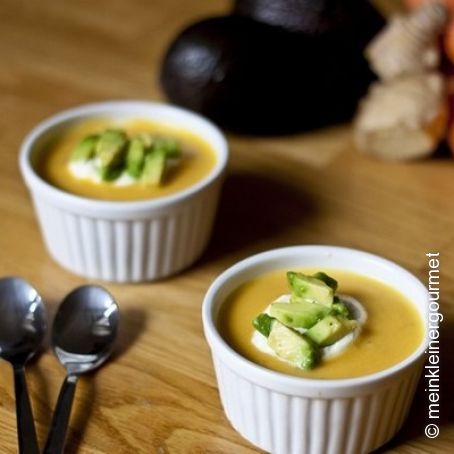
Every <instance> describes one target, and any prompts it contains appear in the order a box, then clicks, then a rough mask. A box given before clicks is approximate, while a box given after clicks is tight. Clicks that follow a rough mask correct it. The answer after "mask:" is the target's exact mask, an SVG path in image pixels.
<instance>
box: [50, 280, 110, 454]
mask: <svg viewBox="0 0 454 454" xmlns="http://www.w3.org/2000/svg"><path fill="white" fill-rule="evenodd" d="M118 322H119V311H118V306H117V303H116V302H115V300H114V299H113V297H112V295H111V294H110V293H109V292H108V291H107V290H105V289H104V288H102V287H99V286H96V285H84V286H81V287H78V288H76V289H75V290H73V291H72V292H71V293H69V294H68V295H67V296H66V298H65V299H64V300H63V302H62V303H61V305H60V307H59V308H58V311H57V314H56V316H55V320H54V323H53V327H52V340H51V342H52V347H53V349H54V352H55V354H56V355H57V357H58V359H59V361H60V362H61V363H62V364H63V366H64V367H65V368H66V371H67V376H66V378H65V381H64V383H63V385H62V388H61V390H60V395H59V397H58V402H57V406H56V409H55V412H54V416H53V419H52V425H51V430H50V432H49V436H48V439H47V443H46V447H45V449H44V452H45V453H47V454H59V453H62V452H63V449H64V444H65V438H66V431H67V426H68V423H69V418H70V415H71V406H72V402H73V399H74V393H75V387H76V383H77V379H78V378H79V376H80V375H81V374H84V373H87V372H89V371H91V370H93V369H95V368H97V367H99V366H100V365H101V364H103V363H104V362H105V361H106V360H107V358H108V357H109V356H110V355H111V353H112V351H113V345H114V341H115V338H116V336H117V331H118Z"/></svg>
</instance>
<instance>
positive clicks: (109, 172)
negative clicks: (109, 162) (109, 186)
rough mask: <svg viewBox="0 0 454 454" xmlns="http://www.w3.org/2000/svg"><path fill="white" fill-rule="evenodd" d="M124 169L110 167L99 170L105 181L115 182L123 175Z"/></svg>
mask: <svg viewBox="0 0 454 454" xmlns="http://www.w3.org/2000/svg"><path fill="white" fill-rule="evenodd" d="M121 172H122V169H121V168H119V167H114V168H113V169H111V168H110V167H106V168H101V169H99V175H100V176H101V180H103V181H113V180H116V179H117V178H118V177H119V176H120V175H121Z"/></svg>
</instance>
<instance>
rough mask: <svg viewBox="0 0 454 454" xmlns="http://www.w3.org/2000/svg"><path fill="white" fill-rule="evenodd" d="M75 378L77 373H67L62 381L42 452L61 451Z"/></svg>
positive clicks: (57, 453) (74, 389) (58, 453)
mask: <svg viewBox="0 0 454 454" xmlns="http://www.w3.org/2000/svg"><path fill="white" fill-rule="evenodd" d="M77 379H78V377H77V375H67V376H66V378H65V381H64V382H63V385H62V387H61V389H60V394H59V396H58V401H57V406H56V407H55V411H54V416H53V417H52V424H51V427H50V432H49V435H48V437H47V441H46V447H45V448H44V454H61V453H63V449H64V447H65V439H66V431H67V429H68V423H69V417H70V416H71V408H72V404H73V400H74V394H75V391H76V383H77Z"/></svg>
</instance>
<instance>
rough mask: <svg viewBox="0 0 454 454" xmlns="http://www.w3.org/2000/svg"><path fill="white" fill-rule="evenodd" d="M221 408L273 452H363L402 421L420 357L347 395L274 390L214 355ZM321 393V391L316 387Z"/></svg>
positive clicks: (239, 428) (383, 440) (244, 432)
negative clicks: (382, 381)
mask: <svg viewBox="0 0 454 454" xmlns="http://www.w3.org/2000/svg"><path fill="white" fill-rule="evenodd" d="M213 361H214V365H215V371H216V376H217V380H218V385H219V393H220V397H221V402H222V405H223V407H224V411H225V413H226V415H227V417H228V419H229V420H230V422H231V424H232V425H233V427H234V428H235V429H236V430H237V431H238V432H239V433H240V434H241V435H242V436H243V437H244V438H246V439H247V440H248V441H250V442H251V443H252V444H254V445H256V446H258V447H260V448H261V449H263V450H265V451H268V452H271V453H273V454H356V453H360V454H362V453H367V452H370V451H372V450H374V449H376V448H378V447H379V446H382V445H383V444H384V443H386V442H387V441H388V440H390V439H391V438H392V437H393V436H394V435H395V434H396V433H397V431H398V430H399V429H400V427H401V426H402V424H403V422H404V420H405V418H406V416H407V414H408V411H409V407H410V405H411V401H412V398H413V395H414V392H415V389H416V385H417V382H418V379H419V376H420V371H421V366H422V362H421V361H420V362H419V363H415V364H413V365H412V366H411V367H409V368H407V369H406V371H405V373H401V374H400V375H399V377H398V378H396V380H394V381H392V382H391V383H389V382H388V383H387V385H386V386H383V387H380V386H379V387H376V388H374V389H372V388H371V390H370V391H369V392H368V393H365V394H360V395H356V394H355V391H354V390H352V393H351V396H350V397H345V396H344V397H340V398H333V397H331V398H322V397H320V398H314V397H305V396H304V395H300V396H295V395H289V394H285V393H282V392H277V391H274V390H272V389H269V388H267V387H265V386H261V385H259V384H257V383H254V382H253V381H251V380H249V379H247V378H246V377H244V376H243V375H241V374H239V373H237V372H236V371H234V370H232V369H231V368H229V367H228V366H227V365H226V364H225V363H223V362H222V360H220V359H219V358H218V357H217V356H216V355H214V356H213ZM321 394H322V393H321Z"/></svg>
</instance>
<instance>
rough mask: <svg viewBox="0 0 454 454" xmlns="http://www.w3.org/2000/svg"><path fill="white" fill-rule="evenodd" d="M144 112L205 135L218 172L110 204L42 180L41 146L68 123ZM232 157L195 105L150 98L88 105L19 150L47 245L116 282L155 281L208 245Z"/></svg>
mask: <svg viewBox="0 0 454 454" xmlns="http://www.w3.org/2000/svg"><path fill="white" fill-rule="evenodd" d="M96 117H104V118H112V119H128V118H145V119H150V120H156V121H159V122H161V123H163V124H170V125H172V126H177V127H182V128H184V129H187V130H190V131H192V132H193V133H195V134H197V135H199V136H200V137H202V138H203V139H204V140H205V141H206V142H208V143H209V144H210V145H211V147H212V148H213V150H214V151H215V153H216V155H217V161H216V165H215V167H214V168H213V170H212V171H211V172H210V173H209V175H207V176H206V177H205V178H203V179H202V180H201V181H199V182H197V183H196V184H194V185H193V186H191V187H189V188H188V189H185V190H182V191H180V192H178V193H176V194H173V195H169V196H165V197H160V198H156V199H150V200H145V201H127V202H110V201H101V200H95V199H90V198H86V197H80V196H76V195H73V194H70V193H67V192H64V191H62V190H60V189H57V188H56V187H54V186H52V185H51V184H49V183H47V182H46V181H44V180H43V179H42V178H41V177H40V176H39V175H38V174H37V173H36V171H35V164H36V162H37V160H38V159H39V153H40V152H42V151H43V149H44V145H45V144H46V143H47V142H48V141H49V140H51V139H52V138H53V137H55V136H56V135H58V134H59V132H61V131H62V130H64V129H65V128H68V127H70V125H71V124H73V123H75V122H79V121H81V120H87V119H90V118H96ZM227 160H228V146H227V142H226V140H225V138H224V136H223V134H222V133H221V132H220V131H219V129H218V128H217V127H216V126H214V125H213V124H212V123H211V122H209V121H208V120H206V119H204V118H203V117H201V116H199V115H197V114H194V113H192V112H190V111H187V110H184V109H181V108H178V107H173V106H169V105H164V104H160V103H154V102H145V101H109V102H102V103H98V104H88V105H84V106H81V107H77V108H74V109H71V110H67V111H64V112H62V113H59V114H58V115H55V116H53V117H51V118H49V119H47V120H45V121H44V122H42V123H40V124H39V125H38V126H37V127H36V128H34V129H33V130H32V131H31V132H30V133H29V134H28V136H27V137H26V138H25V140H24V142H23V143H22V146H21V152H20V169H21V172H22V175H23V178H24V180H25V182H26V184H27V186H28V188H29V190H30V192H31V196H32V199H33V203H34V206H35V210H36V213H37V216H38V219H39V224H40V227H41V230H42V234H43V236H44V241H45V244H46V246H47V248H48V250H49V252H50V254H51V255H52V257H53V258H54V259H55V260H56V261H57V262H58V263H60V264H61V265H62V266H63V267H65V268H67V269H68V270H70V271H72V272H74V273H76V274H79V275H81V276H85V277H88V278H96V279H104V280H108V281H114V282H138V281H145V280H154V279H159V278H163V277H166V276H169V275H171V274H174V273H176V272H178V271H180V270H182V269H184V268H186V267H187V266H189V265H190V264H191V263H193V262H194V261H195V260H196V259H197V258H198V257H199V256H200V254H201V253H202V251H203V250H204V248H205V246H206V244H207V243H208V240H209V237H210V234H211V230H212V225H213V221H214V217H215V212H216V207H217V203H218V198H219V192H220V188H221V184H222V180H223V175H224V173H225V169H226V165H227Z"/></svg>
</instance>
